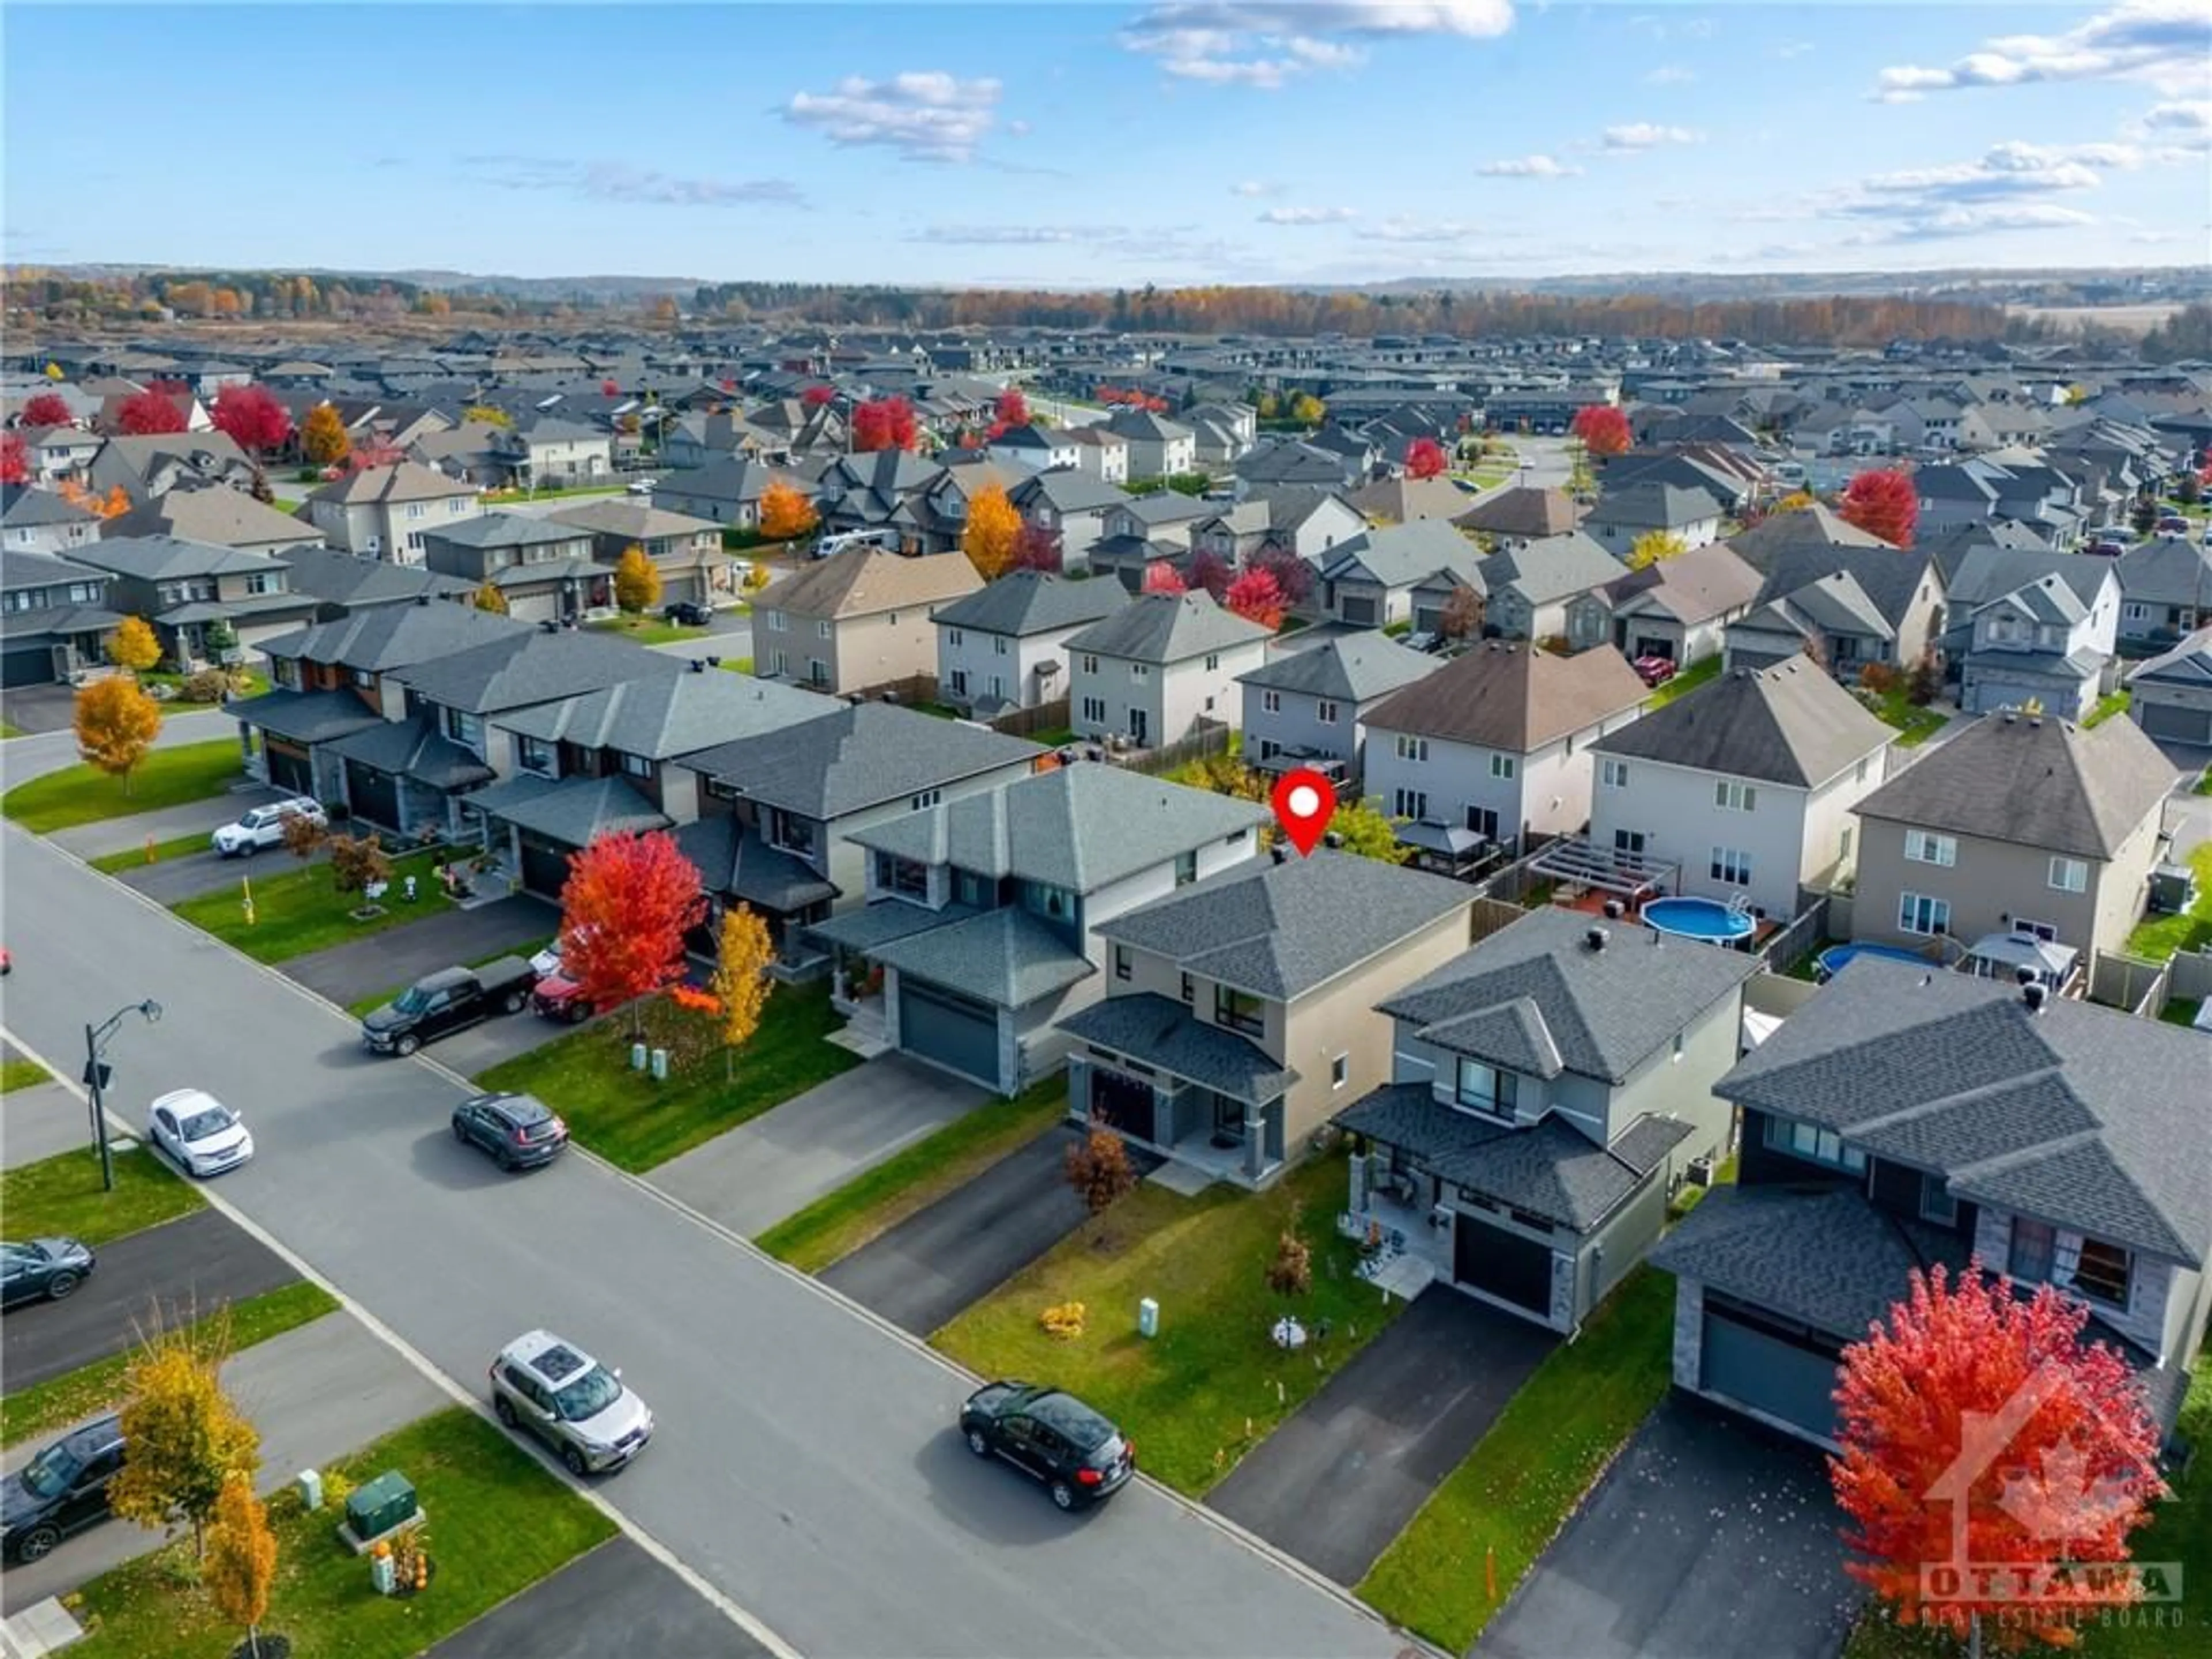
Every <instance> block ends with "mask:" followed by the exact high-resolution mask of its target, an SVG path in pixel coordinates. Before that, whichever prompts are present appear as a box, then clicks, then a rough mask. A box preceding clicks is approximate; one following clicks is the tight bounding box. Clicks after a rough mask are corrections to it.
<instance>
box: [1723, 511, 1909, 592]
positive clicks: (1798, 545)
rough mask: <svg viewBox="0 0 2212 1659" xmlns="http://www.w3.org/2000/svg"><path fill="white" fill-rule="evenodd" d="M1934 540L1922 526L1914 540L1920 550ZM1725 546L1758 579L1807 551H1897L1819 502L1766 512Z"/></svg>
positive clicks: (1731, 538)
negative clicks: (1733, 552)
mask: <svg viewBox="0 0 2212 1659" xmlns="http://www.w3.org/2000/svg"><path fill="white" fill-rule="evenodd" d="M1935 539H1936V538H1933V537H1931V536H1930V535H1929V533H1928V531H1927V527H1926V526H1924V525H1923V526H1922V527H1921V531H1920V535H1919V538H1918V541H1919V544H1920V546H1921V547H1923V549H1924V548H1926V547H1927V546H1928V545H1929V544H1930V543H1931V542H1932V541H1934V540H1935ZM1729 546H1730V547H1732V548H1734V549H1735V554H1736V556H1737V557H1738V558H1740V559H1741V560H1742V561H1743V562H1745V563H1746V564H1747V565H1749V566H1750V567H1751V568H1753V570H1756V571H1758V572H1759V574H1760V575H1762V576H1765V575H1771V574H1772V573H1773V571H1774V568H1775V567H1776V566H1777V565H1778V564H1780V563H1781V562H1783V560H1784V557H1785V556H1790V555H1792V554H1798V553H1802V552H1803V551H1805V550H1808V549H1815V550H1818V549H1826V548H1833V547H1865V548H1874V549H1877V550H1887V551H1889V552H1895V551H1896V549H1894V548H1893V547H1891V546H1890V544H1888V543H1887V542H1886V541H1884V540H1882V538H1881V537H1879V536H1877V535H1875V534H1874V533H1873V532H1870V531H1865V530H1862V529H1860V528H1859V527H1858V526H1857V525H1855V524H1852V523H1850V522H1849V521H1848V520H1844V519H1843V518H1840V517H1838V514H1837V513H1836V512H1835V510H1834V509H1833V508H1832V507H1827V506H1826V505H1825V504H1823V503H1821V502H1819V501H1815V502H1814V503H1813V504H1812V505H1811V506H1809V507H1797V508H1793V509H1792V510H1791V511H1790V512H1788V513H1768V514H1767V515H1766V517H1765V518H1764V519H1761V520H1759V522H1758V523H1757V524H1755V525H1753V526H1752V527H1751V528H1750V529H1748V530H1743V531H1739V532H1736V533H1735V535H1733V536H1731V537H1729Z"/></svg>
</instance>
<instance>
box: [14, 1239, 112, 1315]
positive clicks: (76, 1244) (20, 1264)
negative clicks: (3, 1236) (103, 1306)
mask: <svg viewBox="0 0 2212 1659" xmlns="http://www.w3.org/2000/svg"><path fill="white" fill-rule="evenodd" d="M98 1261H99V1258H97V1257H96V1256H94V1255H93V1253H92V1247H91V1246H90V1245H88V1244H85V1243H81V1242H80V1241H78V1240H76V1239H74V1238H27V1239H25V1240H23V1241H22V1242H21V1243H15V1244H0V1273H4V1275H5V1276H4V1279H0V1307H5V1308H12V1307H15V1305H16V1304H19V1303H23V1302H58V1301H60V1300H61V1299H62V1298H63V1297H65V1296H67V1295H69V1293H70V1291H74V1290H75V1289H76V1287H77V1286H78V1285H82V1283H84V1281H85V1279H87V1278H88V1277H89V1276H90V1275H91V1273H92V1270H93V1268H94V1267H95V1266H97V1265H98Z"/></svg>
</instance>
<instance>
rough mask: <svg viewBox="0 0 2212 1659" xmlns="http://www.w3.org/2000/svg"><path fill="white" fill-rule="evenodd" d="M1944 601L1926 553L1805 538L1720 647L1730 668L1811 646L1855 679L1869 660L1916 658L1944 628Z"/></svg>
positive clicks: (1892, 664)
mask: <svg viewBox="0 0 2212 1659" xmlns="http://www.w3.org/2000/svg"><path fill="white" fill-rule="evenodd" d="M1785 516H1786V517H1789V518H1797V517H1799V516H1801V515H1800V514H1797V513H1789V514H1786V515H1785ZM1735 546H1736V551H1737V554H1738V556H1741V554H1742V546H1741V543H1740V542H1739V543H1738V544H1735ZM1746 562H1750V561H1746ZM1943 606H1944V592H1943V581H1942V576H1941V575H1940V574H1938V573H1937V572H1936V568H1935V566H1934V564H1933V562H1931V561H1930V560H1929V558H1928V556H1926V555H1925V554H1922V553H1913V552H1905V551H1901V550H1899V549H1896V548H1893V547H1889V546H1887V545H1881V546H1877V547H1873V548H1867V549H1859V548H1853V547H1844V546H1826V545H1822V544H1817V543H1807V544H1802V545H1800V546H1798V547H1795V548H1791V549H1789V550H1784V551H1783V552H1782V553H1781V554H1779V555H1778V556H1777V558H1776V560H1775V562H1774V564H1773V566H1772V568H1771V569H1770V570H1769V571H1768V573H1767V577H1766V580H1765V581H1764V582H1763V583H1761V584H1760V586H1759V593H1758V596H1757V597H1756V598H1755V599H1753V601H1752V605H1751V609H1750V610H1749V611H1746V612H1745V613H1744V614H1743V616H1742V617H1739V618H1738V619H1737V620H1736V621H1735V622H1732V623H1729V624H1728V626H1727V629H1726V630H1725V632H1724V633H1723V641H1724V645H1723V649H1724V653H1725V657H1726V660H1727V663H1728V665H1729V667H1730V668H1765V667H1767V666H1769V665H1771V664H1775V663H1779V662H1785V661H1788V660H1789V659H1791V658H1794V657H1797V656H1800V655H1802V654H1804V653H1805V651H1806V649H1807V647H1808V646H1809V647H1814V649H1817V650H1818V651H1820V653H1822V655H1823V656H1824V658H1825V659H1826V663H1827V665H1828V670H1829V671H1830V672H1831V673H1832V674H1833V675H1834V676H1835V677H1836V678H1838V679H1840V680H1844V681H1847V682H1850V683H1851V684H1857V680H1858V678H1859V675H1860V673H1861V671H1863V670H1864V668H1865V667H1866V665H1868V664H1869V663H1880V664H1881V665H1884V666H1885V667H1889V668H1894V669H1898V670H1899V671H1905V670H1910V669H1911V667H1913V665H1916V664H1917V663H1918V662H1919V661H1920V659H1922V658H1923V656H1925V655H1926V654H1927V653H1928V652H1929V649H1930V648H1931V647H1934V646H1935V644H1936V641H1937V640H1938V638H1939V637H1940V636H1941V635H1942V630H1943V619H1944V610H1943Z"/></svg>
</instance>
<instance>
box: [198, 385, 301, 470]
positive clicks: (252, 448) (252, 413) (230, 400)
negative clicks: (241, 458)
mask: <svg viewBox="0 0 2212 1659" xmlns="http://www.w3.org/2000/svg"><path fill="white" fill-rule="evenodd" d="M208 418H209V419H210V420H211V421H213V422H215V429H216V431H218V432H221V433H223V434H225V435H228V437H229V439H230V441H232V442H233V443H234V444H236V445H237V446H238V447H240V449H242V450H244V451H246V453H247V454H249V455H250V454H252V453H255V452H256V451H258V450H264V449H274V448H276V447H277V446H278V445H279V444H281V443H283V441H285V440H286V439H287V438H289V437H290V436H291V435H292V417H291V416H290V415H289V414H288V413H286V412H285V409H284V405H283V404H280V403H278V402H277V401H276V394H275V393H274V392H270V390H269V388H268V387H267V386H225V387H223V389H222V391H220V392H216V394H215V407H214V408H213V409H211V410H209V411H208Z"/></svg>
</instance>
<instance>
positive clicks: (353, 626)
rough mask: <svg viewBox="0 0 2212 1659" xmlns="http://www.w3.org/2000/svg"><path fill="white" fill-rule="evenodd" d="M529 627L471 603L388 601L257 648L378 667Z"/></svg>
mask: <svg viewBox="0 0 2212 1659" xmlns="http://www.w3.org/2000/svg"><path fill="white" fill-rule="evenodd" d="M339 556H340V557H341V558H349V557H351V555H349V554H341V555H339ZM530 631H531V629H530V624H529V623H524V622H517V621H516V620H514V618H513V617H502V616H499V615H497V614H495V612H492V611H479V610H477V608H476V607H475V606H474V605H451V604H432V605H379V606H377V607H376V608H374V610H369V611H356V612H355V613H354V614H353V615H351V616H349V617H339V618H338V619H337V621H336V622H328V623H317V624H316V625H315V626H313V628H303V629H300V630H299V631H298V632H297V633H293V634H279V635H277V636H276V638H274V639H272V640H268V641H264V642H263V645H262V647H261V648H262V650H263V651H264V652H265V653H268V654H269V655H270V656H272V657H297V658H300V659H303V660H305V661H307V662H314V663H329V664H334V665H337V666H338V667H341V668H360V669H366V670H368V671H370V672H372V673H383V672H385V671H387V670H390V669H394V668H404V667H406V666H407V665H409V664H410V663H418V662H428V661H429V660H430V659H433V658H436V657H445V656H449V655H452V654H453V653H455V652H459V651H467V650H471V649H472V648H474V647H477V646H479V645H483V644H486V643H488V642H489V641H494V640H501V639H514V638H518V637H520V635H523V634H526V633H528V632H530Z"/></svg>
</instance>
